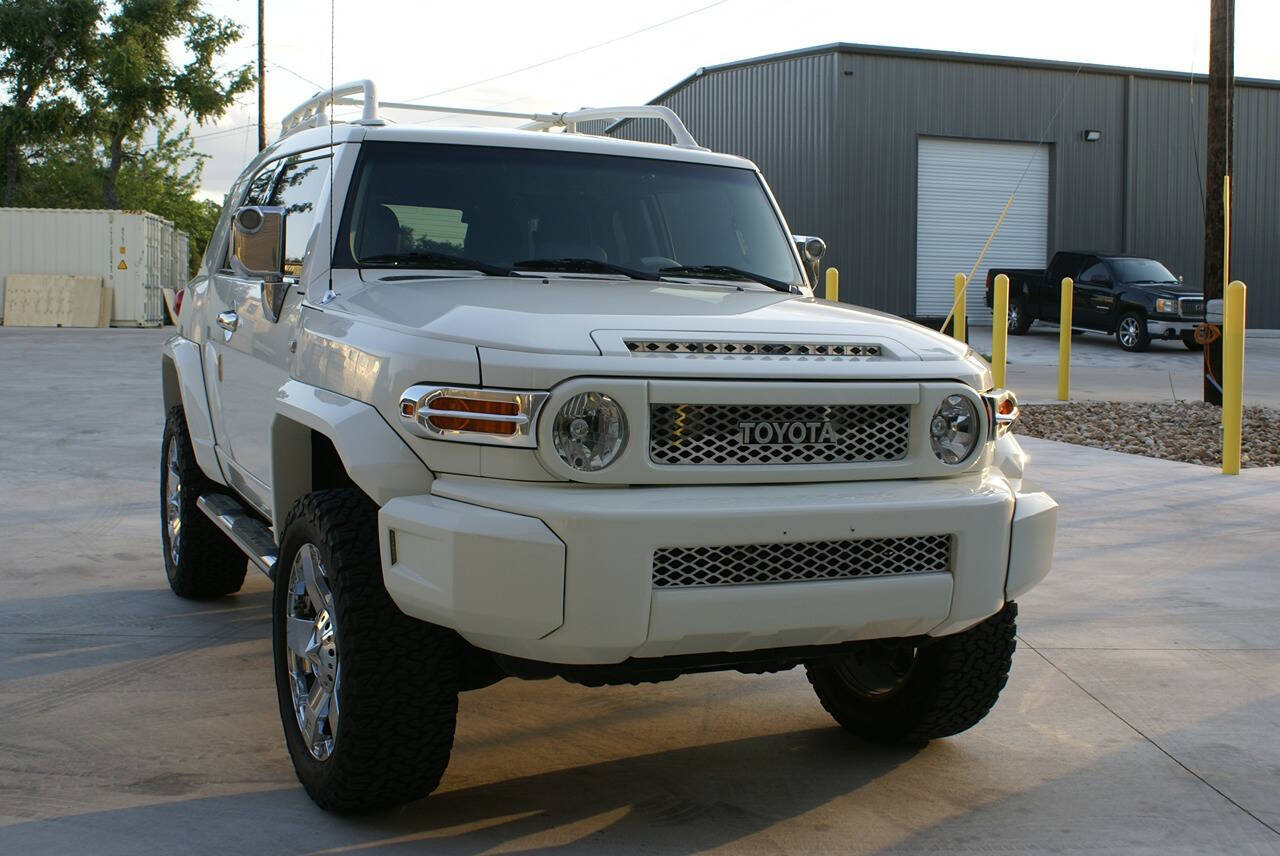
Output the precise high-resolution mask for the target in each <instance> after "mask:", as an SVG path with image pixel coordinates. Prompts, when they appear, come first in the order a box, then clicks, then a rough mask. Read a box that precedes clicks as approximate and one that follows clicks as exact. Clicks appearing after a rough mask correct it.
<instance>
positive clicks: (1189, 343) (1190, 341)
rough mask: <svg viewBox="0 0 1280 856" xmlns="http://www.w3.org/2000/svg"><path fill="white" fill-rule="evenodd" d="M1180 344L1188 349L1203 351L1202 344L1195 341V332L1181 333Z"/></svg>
mask: <svg viewBox="0 0 1280 856" xmlns="http://www.w3.org/2000/svg"><path fill="white" fill-rule="evenodd" d="M1182 344H1183V345H1185V346H1186V348H1187V350H1188V351H1203V350H1204V345H1202V344H1200V343H1199V342H1197V341H1196V334H1195V333H1183V334H1182Z"/></svg>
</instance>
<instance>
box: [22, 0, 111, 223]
mask: <svg viewBox="0 0 1280 856" xmlns="http://www.w3.org/2000/svg"><path fill="white" fill-rule="evenodd" d="M101 11H102V9H101V3H100V2H99V0H0V94H4V95H5V96H7V97H6V99H5V100H4V101H3V102H0V153H2V154H3V158H4V204H5V205H11V204H13V200H14V196H15V194H16V193H17V188H18V182H19V178H20V175H19V170H20V167H21V165H22V162H23V160H24V157H25V154H26V152H27V150H28V149H30V148H31V147H33V146H39V145H42V144H44V143H46V142H49V141H50V140H54V139H56V138H58V137H59V136H61V135H63V134H65V132H66V129H67V128H68V127H72V126H74V125H76V124H77V122H76V119H77V114H78V113H79V105H78V104H77V102H76V101H75V100H74V99H73V98H72V97H70V93H69V92H68V89H69V88H70V89H78V88H81V87H83V86H84V85H85V84H86V83H87V81H88V76H89V68H90V65H91V63H92V61H93V51H94V44H95V40H96V28H97V25H98V21H99V20H100V17H101Z"/></svg>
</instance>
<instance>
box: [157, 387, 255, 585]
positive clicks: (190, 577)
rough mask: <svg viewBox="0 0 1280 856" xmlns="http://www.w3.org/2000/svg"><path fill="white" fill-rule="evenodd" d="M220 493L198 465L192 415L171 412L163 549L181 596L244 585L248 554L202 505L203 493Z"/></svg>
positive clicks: (163, 453)
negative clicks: (189, 428) (190, 427)
mask: <svg viewBox="0 0 1280 856" xmlns="http://www.w3.org/2000/svg"><path fill="white" fill-rule="evenodd" d="M214 490H216V485H215V484H214V483H213V482H212V481H211V480H210V479H209V478H208V477H207V476H206V475H205V474H204V472H202V471H201V469H200V465H199V464H198V463H196V453H195V450H194V449H192V447H191V435H190V434H189V433H188V432H187V417H186V414H185V413H184V412H183V410H182V408H181V407H171V408H169V411H168V413H167V414H165V421H164V440H163V442H162V443H161V446H160V545H161V547H162V549H163V552H164V572H165V576H167V577H168V578H169V588H171V589H173V593H174V594H176V595H178V597H187V598H207V597H220V596H222V595H227V594H233V593H234V592H238V591H239V590H240V586H242V585H244V574H245V570H246V569H247V567H248V560H247V559H246V558H245V555H244V553H242V552H240V548H238V547H237V546H236V545H235V544H233V543H232V542H231V540H230V539H229V538H227V536H226V535H223V534H222V532H221V531H220V530H219V529H218V527H216V526H214V525H213V521H212V520H210V519H209V518H207V517H205V516H204V513H203V512H202V511H201V510H200V509H199V508H197V507H196V500H198V499H199V498H200V496H201V495H202V494H206V493H210V492H213V491H214Z"/></svg>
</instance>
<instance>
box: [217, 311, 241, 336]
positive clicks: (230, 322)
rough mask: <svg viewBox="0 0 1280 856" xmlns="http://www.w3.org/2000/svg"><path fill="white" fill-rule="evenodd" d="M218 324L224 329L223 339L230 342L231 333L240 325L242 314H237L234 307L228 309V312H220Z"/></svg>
mask: <svg viewBox="0 0 1280 856" xmlns="http://www.w3.org/2000/svg"><path fill="white" fill-rule="evenodd" d="M218 326H219V327H221V328H222V329H223V334H222V337H223V340H224V341H227V342H230V341H231V334H232V333H234V332H235V331H236V328H237V327H239V326H240V316H239V315H237V314H236V311H235V310H234V309H228V310H227V311H226V312H219V313H218Z"/></svg>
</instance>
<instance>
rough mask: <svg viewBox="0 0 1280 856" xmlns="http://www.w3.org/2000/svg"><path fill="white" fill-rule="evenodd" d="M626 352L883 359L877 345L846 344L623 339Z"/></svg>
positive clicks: (648, 354) (639, 355) (679, 354)
mask: <svg viewBox="0 0 1280 856" xmlns="http://www.w3.org/2000/svg"><path fill="white" fill-rule="evenodd" d="M624 344H626V346H627V350H628V351H630V352H631V353H632V355H633V356H637V357H650V356H653V357H665V356H681V355H685V354H702V355H711V356H717V357H811V358H818V359H830V358H840V359H867V358H869V357H879V356H883V351H882V350H881V348H880V346H879V345H876V344H870V343H849V342H817V343H805V342H705V341H704V342H692V341H679V340H653V339H626V340H624Z"/></svg>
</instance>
